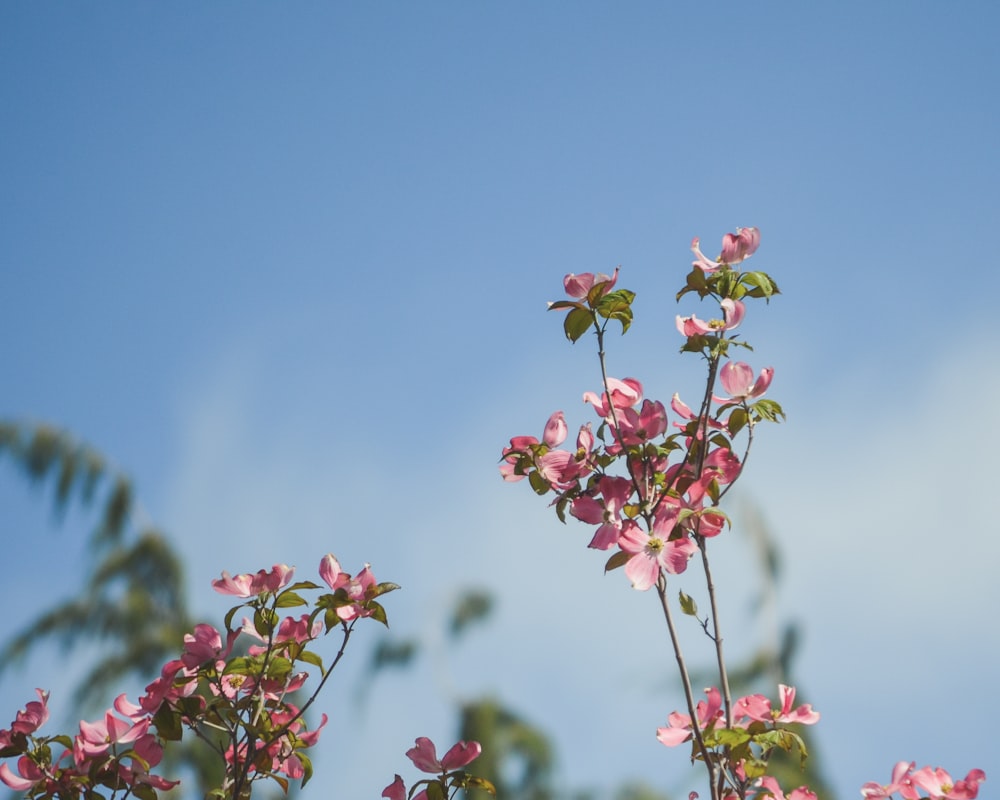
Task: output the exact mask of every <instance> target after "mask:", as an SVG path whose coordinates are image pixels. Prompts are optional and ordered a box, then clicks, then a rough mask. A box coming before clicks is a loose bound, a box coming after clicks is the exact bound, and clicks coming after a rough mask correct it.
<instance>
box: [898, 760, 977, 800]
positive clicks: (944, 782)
mask: <svg viewBox="0 0 1000 800" xmlns="http://www.w3.org/2000/svg"><path fill="white" fill-rule="evenodd" d="M911 780H912V781H913V785H914V786H919V787H920V788H921V789H923V790H924V791H925V792H927V794H928V795H929V797H930V800H974V798H975V797H977V796H978V795H979V784H980V783H981V782H982V781H984V780H986V773H985V772H983V771H982V770H981V769H974V770H971V771H970V772H969V774H968V775H966V776H965V779H964V780H960V781H956V780H953V779H952V777H951V775H949V774H948V773H947V772H945V771H944V770H943V769H941V768H940V767H937V768H936V769H931V768H930V767H923V768H921V769H918V770H917V771H916V772H914V773H913V774H912V775H911Z"/></svg>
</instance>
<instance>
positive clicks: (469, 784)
mask: <svg viewBox="0 0 1000 800" xmlns="http://www.w3.org/2000/svg"><path fill="white" fill-rule="evenodd" d="M462 786H463V788H466V789H482V790H484V791H487V792H489V793H490V794H491V795H493V796H494V797H496V796H497V787H496V786H494V785H493V784H492V783H491V782H490V781H488V780H486V778H480V777H479V776H478V775H467V776H466V778H465V780H464V781H463V782H462Z"/></svg>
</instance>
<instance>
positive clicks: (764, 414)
mask: <svg viewBox="0 0 1000 800" xmlns="http://www.w3.org/2000/svg"><path fill="white" fill-rule="evenodd" d="M750 410H751V411H753V412H755V413H756V414H757V415H758V416H759V417H760V418H761V419H766V420H767V421H768V422H778V421H779V420H778V418H779V417H780V418H781V419H784V418H785V412H784V411H782V409H781V406H780V405H779V404H778V403H777V402H776V401H774V400H768V399H767V398H764V399H763V400H758V401H757V402H756V403H754V404H753V405H752V406H750Z"/></svg>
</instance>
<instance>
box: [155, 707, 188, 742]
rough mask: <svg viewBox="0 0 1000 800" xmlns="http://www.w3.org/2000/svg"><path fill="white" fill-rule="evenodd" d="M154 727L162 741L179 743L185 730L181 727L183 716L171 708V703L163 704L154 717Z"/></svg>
mask: <svg viewBox="0 0 1000 800" xmlns="http://www.w3.org/2000/svg"><path fill="white" fill-rule="evenodd" d="M153 726H154V727H155V728H156V732H157V734H158V735H159V736H160V738H161V739H166V740H167V741H170V742H179V741H180V739H181V736H183V735H184V730H183V728H182V727H181V715H180V713H179V712H177V711H174V710H173V709H171V708H170V704H169V703H163V704H162V705H161V706H160V708H159V710H157V712H156V714H154V715H153Z"/></svg>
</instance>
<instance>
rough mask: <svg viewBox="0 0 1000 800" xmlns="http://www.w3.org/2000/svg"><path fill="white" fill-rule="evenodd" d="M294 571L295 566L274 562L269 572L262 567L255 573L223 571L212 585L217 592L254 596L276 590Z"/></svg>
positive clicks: (285, 582) (290, 577)
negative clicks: (238, 573)
mask: <svg viewBox="0 0 1000 800" xmlns="http://www.w3.org/2000/svg"><path fill="white" fill-rule="evenodd" d="M294 573H295V567H289V566H288V565H286V564H275V565H274V566H273V567H272V568H271V570H270V572H268V571H266V570H263V569H262V570H259V571H258V572H257V574H256V575H249V574H242V575H236V576H231V575H230V574H229V573H228V572H226V571H223V573H222V577H221V578H219V579H218V580H214V581H212V587H213V588H214V589H215V591H217V592H218V593H219V594H232V595H236V596H237V597H256V596H257V595H259V594H263V593H264V592H271V593H275V592H277V591H278V590H279V589H281V588H282V587H283V586H285V585H287V584H288V582H289V581H290V580H291V579H292V575H293V574H294Z"/></svg>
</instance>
